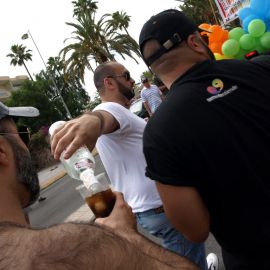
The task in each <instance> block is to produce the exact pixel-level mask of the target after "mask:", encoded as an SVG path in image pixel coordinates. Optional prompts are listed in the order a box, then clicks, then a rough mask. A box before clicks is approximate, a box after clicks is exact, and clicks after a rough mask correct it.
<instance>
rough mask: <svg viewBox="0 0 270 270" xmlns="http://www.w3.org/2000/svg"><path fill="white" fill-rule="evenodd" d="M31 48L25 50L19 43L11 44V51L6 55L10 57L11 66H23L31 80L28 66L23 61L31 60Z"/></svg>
mask: <svg viewBox="0 0 270 270" xmlns="http://www.w3.org/2000/svg"><path fill="white" fill-rule="evenodd" d="M31 51H32V50H27V49H26V47H25V46H23V45H22V44H21V45H12V46H11V52H12V53H9V54H8V55H7V57H10V58H11V61H10V64H11V65H13V66H17V65H18V66H22V65H23V66H24V67H25V69H26V71H27V73H28V76H29V77H30V79H31V80H33V78H32V76H31V74H30V72H29V70H28V68H27V67H26V65H25V61H28V60H30V61H32V54H31Z"/></svg>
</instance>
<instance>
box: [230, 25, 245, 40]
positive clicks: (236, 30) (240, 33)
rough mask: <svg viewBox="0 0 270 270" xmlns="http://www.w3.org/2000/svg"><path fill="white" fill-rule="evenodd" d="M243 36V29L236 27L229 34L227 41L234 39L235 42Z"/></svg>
mask: <svg viewBox="0 0 270 270" xmlns="http://www.w3.org/2000/svg"><path fill="white" fill-rule="evenodd" d="M244 34H245V31H244V29H243V28H241V27H236V28H233V29H232V30H231V31H230V32H229V39H235V40H237V41H239V39H240V37H241V36H243V35H244Z"/></svg>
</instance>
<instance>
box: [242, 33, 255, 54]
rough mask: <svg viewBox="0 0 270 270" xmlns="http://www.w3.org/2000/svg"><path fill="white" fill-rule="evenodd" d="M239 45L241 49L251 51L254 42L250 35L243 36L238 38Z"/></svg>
mask: <svg viewBox="0 0 270 270" xmlns="http://www.w3.org/2000/svg"><path fill="white" fill-rule="evenodd" d="M239 44H240V47H241V48H242V49H244V50H251V49H252V48H254V47H255V46H256V40H255V38H254V37H252V36H251V34H245V35H243V36H242V37H241V38H240V40H239Z"/></svg>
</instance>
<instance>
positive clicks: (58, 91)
mask: <svg viewBox="0 0 270 270" xmlns="http://www.w3.org/2000/svg"><path fill="white" fill-rule="evenodd" d="M28 34H29V35H28ZM29 36H30V38H31V39H32V41H33V43H34V45H35V47H36V49H37V51H38V54H39V56H40V58H41V60H42V62H43V64H44V67H45V70H46V71H47V65H46V63H45V61H44V59H43V57H42V55H41V53H40V50H39V49H38V46H37V44H36V42H35V40H34V38H33V36H32V35H31V33H30V31H29V30H28V31H27V33H25V34H23V35H22V37H21V38H22V39H23V40H24V39H28V38H29ZM48 75H49V78H50V80H51V81H52V82H53V85H54V88H55V91H56V95H57V96H58V97H59V98H60V100H61V102H62V104H63V106H64V108H65V110H66V114H67V116H68V118H69V119H72V116H71V113H70V111H69V109H68V107H67V104H66V103H65V101H64V99H63V97H62V95H61V93H60V90H59V89H58V86H57V84H56V82H55V80H54V78H53V77H52V76H51V74H50V73H48Z"/></svg>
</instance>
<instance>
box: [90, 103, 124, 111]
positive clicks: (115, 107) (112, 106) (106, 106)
mask: <svg viewBox="0 0 270 270" xmlns="http://www.w3.org/2000/svg"><path fill="white" fill-rule="evenodd" d="M98 110H100V111H102V110H103V111H107V112H111V111H120V112H126V111H129V110H128V109H127V108H125V107H124V106H122V105H121V104H119V103H116V102H103V103H101V104H99V105H98V106H96V107H95V109H94V110H93V111H98Z"/></svg>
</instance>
